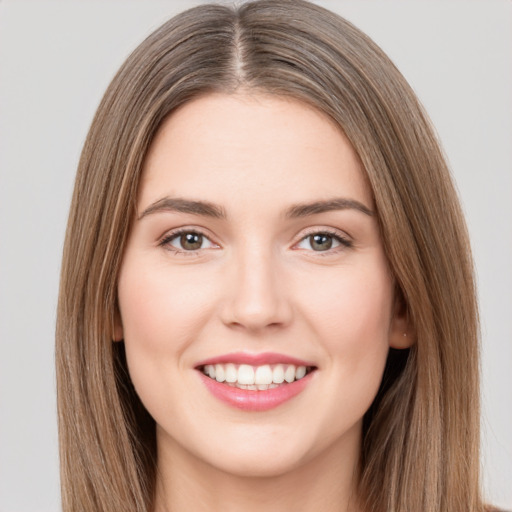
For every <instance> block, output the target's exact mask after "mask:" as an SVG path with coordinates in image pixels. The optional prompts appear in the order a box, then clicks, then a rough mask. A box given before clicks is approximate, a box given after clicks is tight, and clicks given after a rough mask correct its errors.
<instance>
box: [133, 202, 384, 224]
mask: <svg viewBox="0 0 512 512" xmlns="http://www.w3.org/2000/svg"><path fill="white" fill-rule="evenodd" d="M334 210H357V211H360V212H362V213H364V214H365V215H368V216H370V217H371V216H373V215H374V212H373V211H372V210H370V209H369V208H368V207H367V206H365V205H364V204H363V203H360V202H359V201H356V200H355V199H348V198H344V197H336V198H332V199H327V200H321V201H313V202H310V203H299V204H294V205H291V206H290V207H289V208H287V210H286V211H285V212H284V217H285V218H286V219H298V218H302V217H309V216H310V215H316V214H319V213H324V212H330V211H334ZM160 212H178V213H190V214H192V215H199V216H201V217H212V218H215V219H226V218H227V214H226V210H225V209H224V208H223V207H222V206H219V205H216V204H214V203H211V202H209V201H196V200H191V199H183V198H180V197H164V198H162V199H159V200H158V201H155V202H154V203H152V204H150V205H149V206H148V207H147V208H146V209H145V210H144V211H143V212H142V213H141V214H140V215H139V217H138V220H141V219H142V218H144V217H146V216H148V215H150V214H152V213H160Z"/></svg>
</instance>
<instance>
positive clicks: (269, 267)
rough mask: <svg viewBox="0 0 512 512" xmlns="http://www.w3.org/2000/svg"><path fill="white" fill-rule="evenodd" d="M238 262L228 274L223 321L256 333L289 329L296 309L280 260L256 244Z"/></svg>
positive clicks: (239, 257)
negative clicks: (293, 305) (290, 296)
mask: <svg viewBox="0 0 512 512" xmlns="http://www.w3.org/2000/svg"><path fill="white" fill-rule="evenodd" d="M234 259H235V261H232V267H231V271H230V272H228V275H229V281H230V282H229V283H227V284H226V288H225V290H226V294H227V296H226V300H225V301H224V306H223V310H222V321H223V322H224V323H225V324H226V325H228V326H230V327H239V328H244V329H247V330H248V331H252V332H257V331H263V330H267V329H268V328H278V327H280V328H282V327H285V326H287V325H288V324H289V323H290V322H291V320H292V314H293V308H292V304H291V303H290V300H289V293H288V292H289V290H288V288H287V286H286V280H285V279H284V273H283V272H282V269H281V270H280V266H279V264H278V261H277V260H278V259H279V258H278V256H277V255H275V254H272V251H271V250H268V249H266V250H265V249H262V248H261V246H259V247H258V246H257V245H256V244H253V245H252V247H246V248H245V249H244V250H241V251H240V253H239V254H237V256H236V257H235V258H234Z"/></svg>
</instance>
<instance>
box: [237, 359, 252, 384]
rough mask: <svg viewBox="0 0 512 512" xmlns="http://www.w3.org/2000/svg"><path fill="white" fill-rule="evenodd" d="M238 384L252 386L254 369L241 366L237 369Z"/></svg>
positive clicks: (246, 365) (245, 365)
mask: <svg viewBox="0 0 512 512" xmlns="http://www.w3.org/2000/svg"><path fill="white" fill-rule="evenodd" d="M238 384H254V368H253V367H252V366H249V365H248V364H241V365H240V367H239V368H238Z"/></svg>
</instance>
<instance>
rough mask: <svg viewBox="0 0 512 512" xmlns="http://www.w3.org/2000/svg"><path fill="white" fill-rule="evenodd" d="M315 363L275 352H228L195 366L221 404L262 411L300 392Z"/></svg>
mask: <svg viewBox="0 0 512 512" xmlns="http://www.w3.org/2000/svg"><path fill="white" fill-rule="evenodd" d="M316 369H317V367H316V366H314V365H312V364H310V363H307V362H306V361H300V360H298V359H294V358H289V357H287V356H280V355H279V354H259V355H251V354H245V353H244V354H231V355H226V356H221V357H219V358H215V359H210V360H208V361H204V362H203V363H201V364H199V365H197V366H196V370H198V375H199V376H200V378H201V380H202V382H203V383H204V385H205V386H206V388H207V390H208V391H210V393H211V394H212V395H213V396H214V397H216V398H217V399H219V400H221V401H222V402H224V403H225V404H228V405H230V406H232V407H236V408H238V409H242V410H245V411H266V410H269V409H272V408H274V407H277V406H279V405H281V404H283V403H285V402H287V401H288V400H290V399H291V398H293V397H295V396H296V395H298V394H299V393H301V392H302V391H303V390H304V389H305V388H306V386H307V385H308V383H309V382H311V380H312V377H313V376H314V375H313V374H314V373H316V372H315V370H316Z"/></svg>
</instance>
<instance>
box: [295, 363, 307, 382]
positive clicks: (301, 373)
mask: <svg viewBox="0 0 512 512" xmlns="http://www.w3.org/2000/svg"><path fill="white" fill-rule="evenodd" d="M304 375H306V367H305V366H299V367H298V368H297V370H296V371H295V378H296V379H297V380H299V379H302V377H304Z"/></svg>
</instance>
